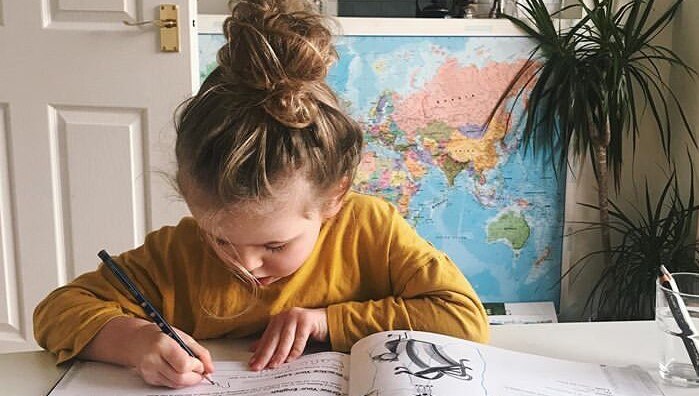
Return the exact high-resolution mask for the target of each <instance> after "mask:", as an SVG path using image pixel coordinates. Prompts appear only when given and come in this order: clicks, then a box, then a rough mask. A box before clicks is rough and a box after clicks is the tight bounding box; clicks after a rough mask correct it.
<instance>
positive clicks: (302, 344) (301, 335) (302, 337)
mask: <svg viewBox="0 0 699 396" xmlns="http://www.w3.org/2000/svg"><path fill="white" fill-rule="evenodd" d="M309 336H310V331H309V329H307V328H306V327H302V328H301V329H298V330H297V331H296V337H294V344H293V345H292V346H291V350H290V351H289V356H288V357H287V358H286V361H287V362H291V361H294V360H296V358H298V357H299V356H301V354H303V351H304V350H305V349H306V344H307V343H308V337H309Z"/></svg>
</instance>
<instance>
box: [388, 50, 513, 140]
mask: <svg viewBox="0 0 699 396" xmlns="http://www.w3.org/2000/svg"><path fill="white" fill-rule="evenodd" d="M524 63H525V61H524V60H522V61H517V62H512V63H505V62H497V63H496V62H492V63H489V64H487V65H485V66H484V67H476V66H473V65H469V66H462V65H460V64H459V63H458V61H457V60H456V59H454V58H450V59H447V61H446V62H445V63H444V64H443V65H442V66H441V67H440V68H439V70H438V71H437V74H436V76H435V77H434V78H433V79H432V80H430V81H429V82H428V83H427V84H425V86H424V87H423V88H422V89H421V90H420V91H419V92H417V93H414V94H412V95H410V96H408V97H405V98H403V97H400V96H399V95H396V96H394V98H393V100H394V103H395V104H396V106H395V109H396V110H395V111H394V113H393V120H394V121H395V123H396V124H397V125H398V127H399V128H400V129H402V130H403V131H405V132H406V133H407V134H408V135H412V134H414V133H415V132H416V131H417V130H418V129H419V128H425V127H426V126H427V125H428V124H429V123H430V122H433V121H435V120H439V121H441V122H444V123H446V124H447V125H449V126H451V127H453V128H458V127H459V126H465V125H482V124H484V123H485V122H486V120H487V119H488V116H489V115H490V113H491V112H492V110H493V107H494V106H495V104H496V103H497V101H498V98H499V97H500V95H502V93H503V92H504V91H505V89H506V88H507V85H508V84H509V83H510V81H511V80H512V78H513V77H514V76H515V74H516V73H517V72H518V71H519V70H520V68H521V67H522V66H523V65H524ZM518 88H519V87H515V89H514V90H513V94H514V93H516V92H517V90H518Z"/></svg>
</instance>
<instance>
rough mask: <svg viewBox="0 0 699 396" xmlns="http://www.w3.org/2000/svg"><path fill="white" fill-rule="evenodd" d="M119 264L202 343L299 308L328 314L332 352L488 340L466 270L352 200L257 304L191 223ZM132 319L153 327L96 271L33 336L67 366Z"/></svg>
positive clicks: (163, 233) (383, 213)
mask: <svg viewBox="0 0 699 396" xmlns="http://www.w3.org/2000/svg"><path fill="white" fill-rule="evenodd" d="M116 260H117V262H118V263H119V264H120V265H121V266H122V267H123V268H124V269H125V270H126V272H127V273H128V275H129V277H131V279H132V280H133V281H134V282H135V283H136V284H137V285H138V287H139V289H140V290H141V291H142V292H144V294H145V295H146V296H147V298H149V299H150V300H151V302H152V303H153V304H154V305H155V306H156V308H158V309H159V310H160V311H161V313H162V314H163V316H164V317H165V319H166V320H167V321H168V322H170V323H171V324H172V325H174V326H176V327H178V328H179V329H181V330H183V331H185V332H187V333H189V334H191V335H192V336H193V337H194V338H196V339H207V338H216V337H222V336H232V337H244V336H248V335H251V334H255V333H259V332H262V331H263V330H264V329H265V326H266V325H267V323H268V321H269V318H270V315H275V314H277V313H279V312H282V311H284V310H287V309H290V308H292V307H305V308H320V307H327V313H328V329H329V334H330V343H331V345H332V348H333V350H336V351H343V352H344V351H348V350H349V348H350V347H351V346H352V344H353V343H354V342H356V341H357V340H359V339H360V338H362V337H364V336H366V335H369V334H371V333H374V332H378V331H383V330H394V329H412V330H424V331H432V332H437V333H443V334H448V335H452V336H457V337H463V338H467V339H471V340H475V341H480V342H486V341H487V339H488V322H487V317H486V314H485V311H484V310H483V306H482V305H481V303H480V301H479V299H478V297H477V296H476V294H475V292H474V291H473V289H472V288H471V285H470V284H469V283H468V281H467V280H466V278H465V277H464V276H463V275H462V274H461V272H460V271H459V269H458V268H457V267H456V266H455V265H454V264H453V263H452V262H451V261H450V259H449V258H447V257H446V256H445V255H444V254H443V253H442V252H440V251H438V250H436V249H435V248H434V247H433V246H432V245H430V244H429V243H428V242H427V241H425V240H424V239H422V238H421V237H419V236H418V235H417V233H416V232H415V231H414V230H413V229H412V228H411V227H410V225H408V224H407V223H406V221H405V220H404V219H403V218H402V217H401V216H400V214H399V213H397V211H396V209H395V208H394V207H393V206H392V205H390V204H389V203H387V202H385V201H382V200H380V199H378V198H374V197H370V196H367V195H361V194H357V193H350V194H348V196H347V197H346V199H345V203H344V206H343V208H342V210H341V211H340V212H339V213H338V214H337V215H336V216H335V217H334V218H332V219H330V220H328V221H326V222H325V223H324V224H323V226H322V228H321V231H320V236H319V238H318V241H317V243H316V245H315V248H314V250H313V252H312V253H311V255H310V257H309V258H308V260H307V261H306V262H305V263H304V264H303V265H302V266H301V268H300V269H299V270H298V271H297V272H295V273H294V274H292V275H291V276H289V277H287V278H284V279H280V280H278V281H277V282H275V283H273V284H271V285H269V286H266V287H260V288H259V289H258V292H257V295H255V294H254V293H253V292H252V291H251V289H250V288H249V287H248V286H246V285H245V284H243V283H242V282H241V281H240V280H238V279H237V278H236V277H235V276H234V275H232V273H231V272H230V271H229V270H227V269H226V268H225V267H224V264H223V263H222V262H221V261H220V260H219V259H218V258H217V256H216V255H215V254H214V252H213V251H212V250H211V248H210V247H209V246H208V244H207V243H206V242H204V240H203V239H202V238H201V237H200V231H199V229H198V227H197V224H196V222H195V221H194V220H193V219H192V218H184V219H182V221H180V223H179V224H178V225H177V226H175V227H164V228H161V229H160V230H158V231H154V232H152V233H150V234H149V235H148V236H147V237H146V241H145V243H144V244H143V246H141V247H139V248H137V249H134V250H131V251H128V252H126V253H123V254H121V255H120V256H118V257H117V258H116ZM125 315H126V316H135V317H140V318H146V317H145V315H144V313H143V311H142V310H141V308H140V307H139V306H138V305H136V304H135V303H134V302H133V300H132V299H131V298H130V297H129V295H128V293H127V292H126V291H125V289H123V287H122V286H121V285H120V284H119V282H118V281H117V280H116V278H115V277H114V276H113V275H112V274H111V272H109V270H108V269H107V268H106V267H105V266H104V265H100V266H99V268H98V269H97V270H96V271H94V272H89V273H86V274H84V275H82V276H80V277H78V278H77V279H75V280H74V281H73V282H71V283H70V284H68V285H66V286H63V287H61V288H58V289H56V290H55V291H53V292H52V293H51V294H49V295H48V296H47V297H46V298H45V299H44V300H43V301H42V302H41V303H40V304H39V305H38V306H37V308H36V310H35V312H34V335H35V337H36V340H37V341H38V343H39V344H40V345H41V346H42V347H44V348H46V349H48V350H49V351H51V352H53V353H55V354H57V355H58V361H59V363H60V362H63V361H65V360H68V359H70V358H72V357H74V356H75V355H77V354H78V353H79V352H80V351H81V350H82V349H83V348H84V347H85V345H86V344H88V343H89V342H90V340H91V339H92V338H93V337H94V336H95V335H96V334H97V332H99V330H100V329H101V328H102V326H104V325H105V323H107V322H108V321H109V320H110V319H112V318H115V317H118V316H125Z"/></svg>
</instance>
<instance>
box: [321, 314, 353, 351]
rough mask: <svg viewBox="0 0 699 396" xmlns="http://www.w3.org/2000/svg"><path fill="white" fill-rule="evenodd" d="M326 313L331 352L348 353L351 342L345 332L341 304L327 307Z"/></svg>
mask: <svg viewBox="0 0 699 396" xmlns="http://www.w3.org/2000/svg"><path fill="white" fill-rule="evenodd" d="M327 313H328V333H329V336H330V345H331V347H332V350H333V351H336V352H349V350H350V348H352V340H351V339H350V337H349V335H348V334H347V333H346V332H345V330H346V326H345V323H344V321H343V319H344V315H343V309H342V304H333V305H330V306H328V309H327Z"/></svg>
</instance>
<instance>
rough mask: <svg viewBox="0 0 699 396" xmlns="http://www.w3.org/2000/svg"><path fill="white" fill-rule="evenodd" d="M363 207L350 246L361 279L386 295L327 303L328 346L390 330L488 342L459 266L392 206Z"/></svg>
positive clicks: (346, 347) (482, 316) (478, 305)
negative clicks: (357, 264) (352, 246)
mask: <svg viewBox="0 0 699 396" xmlns="http://www.w3.org/2000/svg"><path fill="white" fill-rule="evenodd" d="M366 206H368V208H363V207H356V208H355V212H354V216H355V217H356V219H355V224H360V225H361V226H360V229H359V230H358V232H357V235H358V237H357V238H356V239H355V244H356V247H355V248H356V249H357V250H359V251H360V252H362V253H361V256H360V259H359V261H360V263H359V265H360V266H361V267H362V268H363V270H361V271H362V273H363V275H362V277H361V279H362V280H361V281H360V282H361V283H363V284H365V283H366V282H369V284H371V285H373V289H374V290H385V291H381V292H379V293H386V294H384V295H377V296H376V297H372V298H370V299H367V301H350V302H343V303H338V304H333V305H330V306H329V307H328V309H327V314H328V329H329V335H330V341H331V343H332V346H333V349H335V350H339V351H347V350H349V348H350V347H351V346H352V344H353V343H354V342H356V341H358V340H359V339H361V338H362V337H365V336H367V335H369V334H372V333H375V332H378V331H384V330H395V329H410V330H422V331H430V332H435V333H441V334H447V335H451V336H455V337H460V338H465V339H469V340H473V341H478V342H487V341H488V338H489V328H488V319H487V315H486V313H485V310H484V308H483V305H482V304H481V302H480V299H479V298H478V296H477V295H476V293H475V291H474V290H473V288H472V287H471V285H470V283H469V282H468V281H467V280H466V278H465V277H464V275H463V274H462V273H461V271H460V270H459V268H458V267H457V266H456V265H455V264H454V263H453V262H452V261H451V260H450V259H449V258H448V257H447V256H446V255H445V254H444V253H442V252H441V251H439V250H437V249H435V248H434V247H433V246H432V245H431V244H430V243H429V242H427V241H426V240H424V239H423V238H421V237H420V236H419V235H418V234H417V232H416V231H415V230H414V229H413V228H412V227H411V226H410V225H409V224H408V223H407V222H406V221H405V220H404V219H403V217H402V216H401V215H400V214H399V213H398V212H397V210H396V209H395V208H394V207H393V206H391V205H389V204H387V203H383V204H370V205H366ZM345 247H346V245H345ZM364 288H366V286H364Z"/></svg>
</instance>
